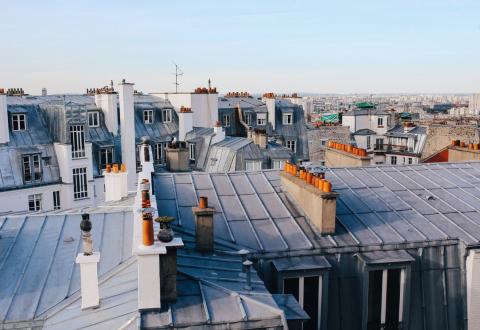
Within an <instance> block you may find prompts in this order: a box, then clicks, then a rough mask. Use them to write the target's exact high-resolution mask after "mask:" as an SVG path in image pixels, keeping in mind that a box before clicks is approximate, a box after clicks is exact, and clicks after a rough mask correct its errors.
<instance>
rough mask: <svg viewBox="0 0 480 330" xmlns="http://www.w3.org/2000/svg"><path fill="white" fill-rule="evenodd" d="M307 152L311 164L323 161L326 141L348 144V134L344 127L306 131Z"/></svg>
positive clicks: (324, 127) (346, 128)
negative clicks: (323, 143)
mask: <svg viewBox="0 0 480 330" xmlns="http://www.w3.org/2000/svg"><path fill="white" fill-rule="evenodd" d="M307 137H308V152H309V158H310V161H312V162H322V161H325V145H322V141H323V142H325V144H326V143H327V141H328V140H333V141H337V142H341V143H349V142H350V133H349V131H348V127H345V126H320V127H318V128H312V129H307Z"/></svg>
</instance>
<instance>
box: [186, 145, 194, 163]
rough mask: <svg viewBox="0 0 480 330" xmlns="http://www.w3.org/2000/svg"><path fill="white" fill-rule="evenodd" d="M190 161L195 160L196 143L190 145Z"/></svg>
mask: <svg viewBox="0 0 480 330" xmlns="http://www.w3.org/2000/svg"><path fill="white" fill-rule="evenodd" d="M188 150H189V155H190V160H195V143H190V144H189V146H188Z"/></svg>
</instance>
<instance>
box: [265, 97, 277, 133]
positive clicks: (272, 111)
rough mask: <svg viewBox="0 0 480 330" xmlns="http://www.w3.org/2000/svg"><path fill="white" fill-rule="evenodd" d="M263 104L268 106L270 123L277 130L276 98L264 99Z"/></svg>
mask: <svg viewBox="0 0 480 330" xmlns="http://www.w3.org/2000/svg"><path fill="white" fill-rule="evenodd" d="M263 102H265V105H266V106H267V111H268V118H267V119H268V122H269V123H270V124H272V128H273V129H274V130H275V121H276V119H275V118H276V112H275V99H274V98H264V99H263Z"/></svg>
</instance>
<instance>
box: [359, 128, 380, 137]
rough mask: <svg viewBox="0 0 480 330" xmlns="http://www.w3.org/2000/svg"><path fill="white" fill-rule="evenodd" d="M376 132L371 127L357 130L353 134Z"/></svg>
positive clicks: (373, 133)
mask: <svg viewBox="0 0 480 330" xmlns="http://www.w3.org/2000/svg"><path fill="white" fill-rule="evenodd" d="M375 134H377V133H375V131H372V130H371V129H369V128H362V129H359V130H358V131H356V132H355V133H353V135H375Z"/></svg>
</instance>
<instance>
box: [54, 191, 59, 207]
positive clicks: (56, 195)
mask: <svg viewBox="0 0 480 330" xmlns="http://www.w3.org/2000/svg"><path fill="white" fill-rule="evenodd" d="M53 209H54V210H60V191H54V192H53Z"/></svg>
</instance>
